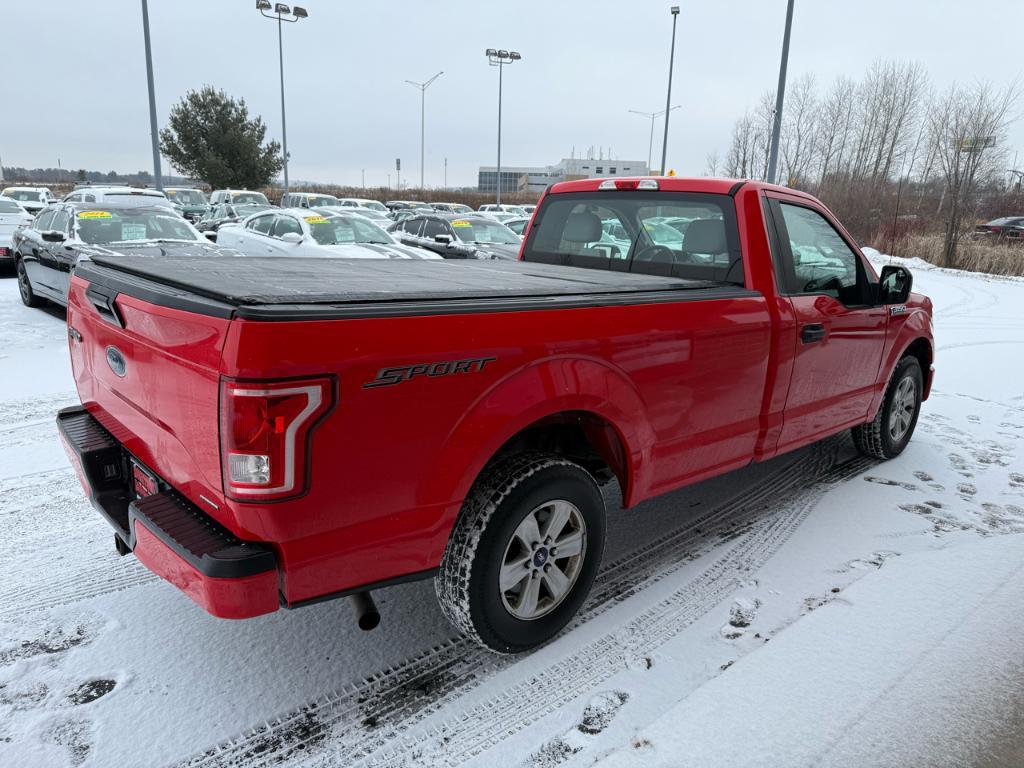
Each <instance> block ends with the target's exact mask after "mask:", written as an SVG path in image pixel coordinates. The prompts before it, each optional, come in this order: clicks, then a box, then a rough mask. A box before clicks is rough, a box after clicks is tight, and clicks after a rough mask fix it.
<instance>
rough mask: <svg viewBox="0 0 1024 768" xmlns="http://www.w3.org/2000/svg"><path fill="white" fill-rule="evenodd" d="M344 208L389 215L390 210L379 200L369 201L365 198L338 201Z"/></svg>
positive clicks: (347, 198) (345, 198)
mask: <svg viewBox="0 0 1024 768" xmlns="http://www.w3.org/2000/svg"><path fill="white" fill-rule="evenodd" d="M338 202H339V203H341V206H342V207H343V208H369V209H370V210H371V211H380V212H381V213H385V214H386V213H387V212H388V208H387V206H386V205H384V203H382V202H380V201H379V200H368V199H366V198H364V197H343V198H341V200H339V201H338Z"/></svg>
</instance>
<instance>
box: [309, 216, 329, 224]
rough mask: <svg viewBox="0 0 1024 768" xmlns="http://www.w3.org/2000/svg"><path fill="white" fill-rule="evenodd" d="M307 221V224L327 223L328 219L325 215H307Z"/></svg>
mask: <svg viewBox="0 0 1024 768" xmlns="http://www.w3.org/2000/svg"><path fill="white" fill-rule="evenodd" d="M306 223H307V224H326V223H327V219H325V218H324V217H323V216H307V217H306Z"/></svg>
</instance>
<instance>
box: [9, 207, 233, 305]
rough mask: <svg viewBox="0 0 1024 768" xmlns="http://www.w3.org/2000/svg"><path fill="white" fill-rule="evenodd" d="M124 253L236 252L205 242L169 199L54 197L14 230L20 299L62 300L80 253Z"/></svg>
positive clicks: (27, 302) (64, 301)
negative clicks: (62, 200)
mask: <svg viewBox="0 0 1024 768" xmlns="http://www.w3.org/2000/svg"><path fill="white" fill-rule="evenodd" d="M165 202H166V201H165ZM127 253H134V254H137V255H142V256H144V257H145V258H146V259H149V260H152V258H153V257H154V256H160V257H164V256H169V255H177V256H222V255H227V254H230V255H237V251H227V250H224V249H218V248H217V247H216V246H213V245H211V244H210V243H208V242H207V241H206V239H205V238H203V236H202V235H200V234H199V232H198V231H196V229H195V227H193V226H192V225H191V224H190V223H189V222H187V221H186V220H185V219H183V218H182V217H181V216H180V215H179V214H177V213H175V212H174V211H172V210H171V209H170V208H169V207H168V206H167V205H151V206H139V205H136V204H135V203H134V202H131V203H129V202H123V201H122V202H106V203H57V204H54V205H51V206H50V207H49V208H47V209H46V210H45V211H43V212H42V213H41V214H39V215H38V216H36V218H35V220H34V221H33V222H32V224H31V225H30V226H28V227H25V228H23V229H20V230H18V231H17V232H16V233H15V237H14V259H15V269H16V271H17V275H18V289H19V291H20V293H21V300H22V301H23V302H24V303H25V305H26V306H29V307H38V306H41V305H42V304H44V303H45V302H46V301H47V300H49V301H53V302H56V303H57V304H61V305H66V304H67V300H68V299H67V297H68V283H69V280H70V279H71V275H72V274H73V273H74V270H75V269H76V267H77V265H78V264H79V262H80V261H81V260H82V259H83V258H88V257H91V256H94V255H97V254H106V255H113V256H115V257H120V256H122V255H124V254H127ZM97 311H107V312H111V311H113V310H111V309H109V308H107V309H105V310H104V309H98V310H97Z"/></svg>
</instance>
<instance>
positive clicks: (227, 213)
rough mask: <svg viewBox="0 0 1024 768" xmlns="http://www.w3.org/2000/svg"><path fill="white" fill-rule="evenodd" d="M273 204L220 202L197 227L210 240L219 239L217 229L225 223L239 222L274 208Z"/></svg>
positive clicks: (198, 222) (197, 223)
mask: <svg viewBox="0 0 1024 768" xmlns="http://www.w3.org/2000/svg"><path fill="white" fill-rule="evenodd" d="M274 207H276V206H273V205H262V204H260V203H246V204H244V205H243V204H236V203H220V204H219V205H214V206H212V207H211V208H210V210H209V211H207V212H206V215H205V216H203V218H201V219H200V220H199V221H197V222H196V229H198V230H199V231H200V232H202V233H203V234H204V235H206V236H207V237H208V238H209V239H210V240H213V241H216V240H217V234H216V233H217V230H218V229H220V228H221V226H222V225H224V224H237V223H238V222H239V221H242V220H243V219H246V218H248V217H249V216H252V215H253V214H254V213H259V212H260V211H265V210H267V209H268V208H274Z"/></svg>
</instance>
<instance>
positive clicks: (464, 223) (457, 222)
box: [452, 219, 473, 227]
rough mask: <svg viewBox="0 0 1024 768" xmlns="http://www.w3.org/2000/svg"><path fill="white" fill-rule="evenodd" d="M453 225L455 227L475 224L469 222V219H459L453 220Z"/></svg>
mask: <svg viewBox="0 0 1024 768" xmlns="http://www.w3.org/2000/svg"><path fill="white" fill-rule="evenodd" d="M452 226H453V227H472V226H473V225H472V224H471V223H469V222H468V221H462V220H461V219H460V220H459V221H453V222H452Z"/></svg>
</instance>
